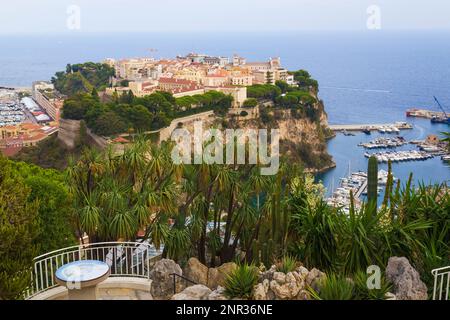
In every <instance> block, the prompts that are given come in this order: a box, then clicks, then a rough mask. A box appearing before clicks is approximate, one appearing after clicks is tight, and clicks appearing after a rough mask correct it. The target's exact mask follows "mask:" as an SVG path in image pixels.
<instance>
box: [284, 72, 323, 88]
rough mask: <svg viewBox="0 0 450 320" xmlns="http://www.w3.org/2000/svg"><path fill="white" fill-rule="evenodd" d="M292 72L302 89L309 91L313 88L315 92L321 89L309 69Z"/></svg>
mask: <svg viewBox="0 0 450 320" xmlns="http://www.w3.org/2000/svg"><path fill="white" fill-rule="evenodd" d="M291 74H292V75H294V81H296V82H297V83H298V86H299V87H300V88H301V89H303V90H306V91H309V90H310V89H311V88H312V89H313V90H314V91H315V92H317V91H318V90H319V83H318V82H317V80H314V79H312V78H311V75H310V74H309V73H308V71H305V70H298V71H294V72H291Z"/></svg>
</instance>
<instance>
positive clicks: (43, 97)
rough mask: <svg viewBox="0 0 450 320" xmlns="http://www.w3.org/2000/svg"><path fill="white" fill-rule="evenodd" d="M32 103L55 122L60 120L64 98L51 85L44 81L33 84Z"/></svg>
mask: <svg viewBox="0 0 450 320" xmlns="http://www.w3.org/2000/svg"><path fill="white" fill-rule="evenodd" d="M32 96H33V99H34V101H36V103H37V104H38V105H39V106H41V107H42V109H44V110H45V112H46V113H47V114H48V115H49V116H50V117H51V118H52V119H53V120H54V121H56V122H59V120H60V118H61V111H62V108H63V105H64V97H63V96H62V95H60V94H59V93H58V92H57V91H56V90H55V88H54V86H53V84H51V83H49V82H44V81H38V82H34V83H33V86H32Z"/></svg>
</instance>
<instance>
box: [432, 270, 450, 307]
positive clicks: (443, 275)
mask: <svg viewBox="0 0 450 320" xmlns="http://www.w3.org/2000/svg"><path fill="white" fill-rule="evenodd" d="M431 274H432V275H433V276H434V288H433V300H449V297H450V292H449V291H450V266H448V267H444V268H439V269H434V270H432V271H431Z"/></svg>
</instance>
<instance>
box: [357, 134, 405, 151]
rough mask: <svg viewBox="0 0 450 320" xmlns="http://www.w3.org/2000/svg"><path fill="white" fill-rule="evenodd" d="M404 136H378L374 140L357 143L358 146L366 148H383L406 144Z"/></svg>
mask: <svg viewBox="0 0 450 320" xmlns="http://www.w3.org/2000/svg"><path fill="white" fill-rule="evenodd" d="M407 143H408V142H406V140H405V138H403V137H395V138H384V137H380V138H377V139H375V140H372V141H369V142H366V143H363V142H361V143H359V144H358V146H360V147H364V148H366V149H385V148H397V147H401V146H403V145H405V144H407Z"/></svg>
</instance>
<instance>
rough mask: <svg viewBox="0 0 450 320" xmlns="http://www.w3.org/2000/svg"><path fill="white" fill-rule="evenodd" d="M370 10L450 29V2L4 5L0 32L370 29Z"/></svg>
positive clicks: (47, 1) (12, 1) (56, 1)
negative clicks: (74, 21)
mask: <svg viewBox="0 0 450 320" xmlns="http://www.w3.org/2000/svg"><path fill="white" fill-rule="evenodd" d="M70 5H77V6H78V7H79V8H80V18H81V19H80V21H81V24H80V29H79V30H70V29H68V27H67V20H68V17H69V14H68V13H67V9H68V7H69V6H70ZM371 5H377V6H379V8H380V9H381V15H380V17H381V29H382V30H397V29H447V30H450V1H448V0H270V1H269V0H220V1H216V0H2V1H1V5H0V14H1V15H0V33H61V32H74V33H76V32H78V33H83V32H117V31H122V32H129V31H133V32H136V31H138V32H160V31H176V32H179V31H186V32H192V31H209V32H215V31H269V30H270V31H297V30H366V29H367V27H366V25H367V19H368V14H367V12H366V11H367V8H368V7H369V6H371Z"/></svg>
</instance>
